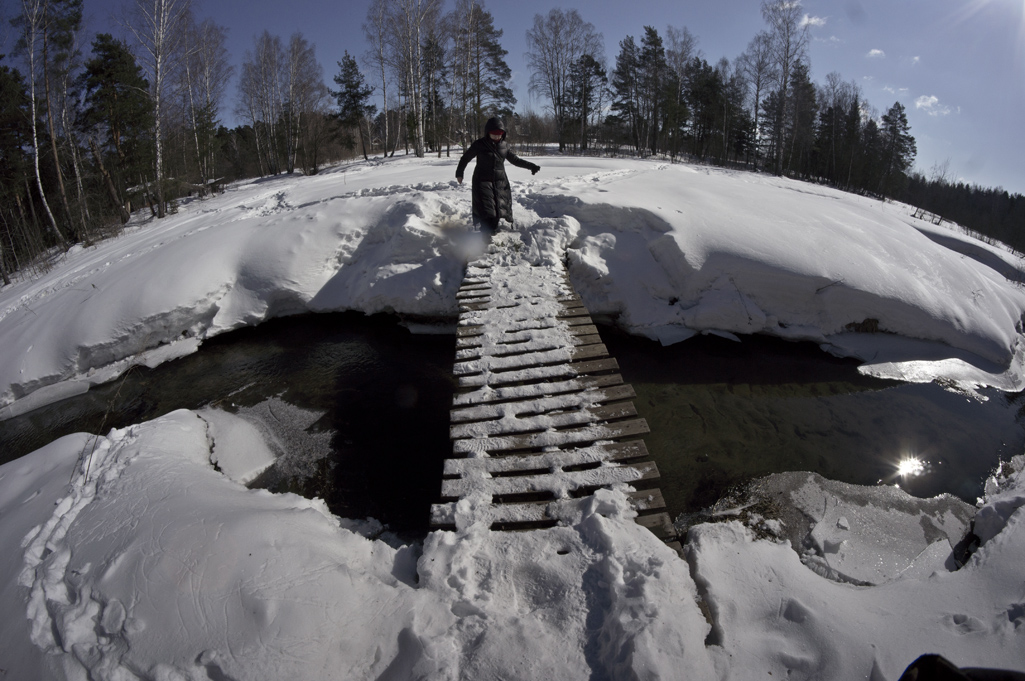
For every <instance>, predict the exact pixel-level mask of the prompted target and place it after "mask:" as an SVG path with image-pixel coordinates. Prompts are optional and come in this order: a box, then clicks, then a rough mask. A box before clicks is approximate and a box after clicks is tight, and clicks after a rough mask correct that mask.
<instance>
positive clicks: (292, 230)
mask: <svg viewBox="0 0 1025 681" xmlns="http://www.w3.org/2000/svg"><path fill="white" fill-rule="evenodd" d="M537 160H538V162H539V163H540V164H541V166H542V172H541V173H540V174H539V175H538V176H536V177H535V178H529V177H527V176H525V177H523V178H516V177H514V178H513V179H514V186H515V200H516V202H517V206H516V208H515V214H516V220H517V222H516V229H517V230H520V231H521V232H522V233H523V235H524V242H525V244H527V246H526V247H527V248H531V249H533V252H534V256H535V257H536V258H539V259H541V260H544V259H545V258H556V259H562V258H563V257H568V260H569V264H570V274H571V278H572V280H573V282H574V284H575V285H576V287H577V289H578V290H579V292H580V293H581V295H582V296H583V298H584V301H585V302H586V303H587V305H588V307H589V308H590V310H591V311H592V313H594V314H596V315H608V316H611V317H614V318H615V319H616V321H617V323H618V324H620V325H621V326H622V327H623V328H625V329H627V330H628V331H630V332H632V333H637V334H643V335H646V336H649V337H652V338H657V339H660V340H662V341H663V342H675V341H679V340H683V339H685V338H687V337H689V336H690V335H692V334H694V333H701V332H716V333H725V334H738V333H766V334H770V335H775V336H780V337H783V338H792V339H804V340H813V341H816V342H818V343H820V344H822V345H823V347H824V348H826V349H828V350H830V351H831V352H835V353H838V354H846V355H852V356H857V357H860V358H862V359H864V360H866V362H868V364H867V365H866V367H865V371H868V372H871V373H876V374H879V375H883V376H890V377H895V378H903V379H905V380H915V381H927V380H932V379H933V378H936V377H944V378H949V379H951V380H956V381H961V382H964V383H967V384H969V385H970V384H985V385H994V386H997V387H999V388H1002V389H1005V390H1017V389H1019V388H1020V386H1021V385H1022V378H1021V377H1022V359H1023V357H1022V355H1023V351H1022V346H1021V341H1020V331H1021V319H1022V315H1023V311H1025V291H1023V290H1022V289H1021V287H1020V286H1019V285H1018V284H1017V282H1018V281H1021V280H1022V279H1023V278H1025V266H1023V264H1022V261H1021V260H1020V259H1019V258H1017V257H1014V256H1012V255H1010V254H1008V253H1006V252H1004V251H1001V250H999V249H997V248H993V247H990V246H988V245H986V244H983V243H981V242H978V241H975V240H972V239H970V238H968V237H964V236H961V235H959V234H956V233H954V232H945V231H943V230H942V229H941V228H936V227H934V226H932V225H931V224H929V223H927V222H925V221H922V220H916V219H914V218H913V217H911V216H910V214H909V211H908V210H907V208H906V207H904V206H899V205H890V204H884V203H880V202H878V201H872V200H869V199H866V198H863V197H857V196H852V195H850V194H844V193H841V192H837V191H834V190H831V189H828V188H822V187H817V186H814V185H809V184H806V183H800V182H795V181H791V180H786V179H781V178H774V177H767V176H762V175H756V174H752V173H743V172H731V171H722V170H712V169H707V168H700V167H694V166H689V165H685V164H678V165H667V164H662V163H657V162H652V161H637V160H621V159H580V158H561V157H541V158H539V159H537ZM453 172H454V161H453V160H452V159H427V160H416V159H397V160H393V161H389V162H387V163H379V164H371V165H356V166H348V167H345V168H338V169H334V170H331V171H328V172H325V173H324V174H322V175H318V176H316V177H310V178H304V177H280V178H272V179H266V180H260V181H255V182H249V183H242V184H238V185H235V186H233V187H231V188H230V189H229V191H228V192H227V193H225V194H223V195H220V196H216V197H213V198H211V199H209V200H205V201H197V202H192V203H189V204H187V205H185V206H183V207H182V209H181V210H180V211H179V213H178V214H177V215H174V216H171V217H169V218H166V219H164V220H162V221H150V222H145V223H142V224H139V225H137V226H135V227H133V228H132V229H131V230H130V231H129V232H128V233H127V234H125V235H124V236H122V237H121V238H119V239H117V240H114V241H110V242H105V243H102V244H99V245H97V246H95V247H93V248H90V249H77V250H75V251H73V252H71V253H69V254H68V256H67V258H66V259H65V260H64V261H63V262H61V263H60V264H58V265H57V266H56V267H55V268H54V269H53V270H52V271H50V272H49V273H47V274H44V275H40V276H38V277H36V278H34V279H31V280H25V281H21V282H18V283H15V284H14V285H12V286H8V287H5V288H4V289H3V290H2V291H0V339H2V341H3V342H2V348H3V350H2V351H0V353H2V355H0V356H2V360H3V361H2V362H0V418H4V417H9V416H11V415H14V414H16V413H22V412H24V411H27V410H29V409H31V408H35V407H37V406H39V405H40V404H44V403H47V402H52V401H54V400H56V399H60V398H62V397H65V396H67V395H70V394H75V393H79V392H82V391H84V390H86V389H88V386H89V385H91V384H94V383H97V382H102V381H106V380H110V379H111V378H112V377H114V376H116V375H118V373H119V372H121V371H123V370H124V369H125V368H126V367H127V366H128V363H129V361H142V362H146V363H151V364H152V363H156V362H159V361H163V360H165V359H167V358H170V357H175V356H180V355H181V354H183V353H187V352H191V351H194V350H195V349H196V348H197V347H198V345H199V344H200V343H201V341H202V340H203V339H205V338H209V337H211V336H213V335H215V334H218V333H222V332H224V331H227V330H231V329H235V328H239V327H241V326H246V325H252V324H257V323H259V322H261V321H263V320H266V319H268V318H270V317H274V316H280V315H285V314H289V313H294V312H301V311H310V310H312V311H327V310H360V311H364V312H367V313H374V312H382V311H385V312H397V313H402V314H406V315H411V316H419V317H448V318H454V317H455V316H456V304H455V291H456V289H457V288H458V285H459V279H460V276H461V272H462V264H463V262H464V260H465V257H466V254H465V252H464V249H463V248H462V247H461V246H460V243H461V241H460V239H459V236H460V234H461V233H462V231H463V230H464V229H465V225H466V224H467V223H468V222H469V220H470V196H469V190H468V188H466V187H463V186H460V185H458V184H456V183H455V182H454V180H452V179H451V178H452V174H453ZM1010 275H1016V276H1012V277H1011V278H1010V279H1008V277H1009V276H1010ZM865 331H880V332H886V333H865ZM144 353H148V354H144ZM131 358H138V359H136V360H131ZM33 395H34V397H33Z"/></svg>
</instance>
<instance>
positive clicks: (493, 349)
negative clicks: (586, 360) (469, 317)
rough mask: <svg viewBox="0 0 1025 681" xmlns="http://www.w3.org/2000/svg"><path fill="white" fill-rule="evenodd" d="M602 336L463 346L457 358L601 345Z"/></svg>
mask: <svg viewBox="0 0 1025 681" xmlns="http://www.w3.org/2000/svg"><path fill="white" fill-rule="evenodd" d="M600 343H601V336H599V335H598V334H594V335H591V336H570V337H569V338H568V339H567V338H566V336H565V334H559V335H558V336H554V335H553V336H552V337H550V338H530V339H527V340H521V341H512V342H503V343H495V344H488V345H480V346H477V347H475V348H462V349H457V350H456V360H457V361H466V360H471V359H478V358H480V357H483V356H488V357H505V356H508V355H517V354H523V353H526V352H542V351H546V350H558V349H560V348H566V347H578V346H583V345H599V344H600Z"/></svg>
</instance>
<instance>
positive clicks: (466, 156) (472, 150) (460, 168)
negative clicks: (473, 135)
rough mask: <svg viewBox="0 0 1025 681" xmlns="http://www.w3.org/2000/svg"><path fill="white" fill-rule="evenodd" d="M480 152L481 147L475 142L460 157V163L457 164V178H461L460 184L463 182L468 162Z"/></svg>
mask: <svg viewBox="0 0 1025 681" xmlns="http://www.w3.org/2000/svg"><path fill="white" fill-rule="evenodd" d="M478 153H480V149H479V148H478V146H477V143H476V142H474V143H473V144H471V145H470V146H468V147H467V148H466V151H464V152H463V156H462V157H461V158H460V159H459V165H457V166H456V179H457V180H459V184H462V183H463V173H465V172H466V164H467V163H469V162H470V159H472V158H475V157H476V156H477V154H478Z"/></svg>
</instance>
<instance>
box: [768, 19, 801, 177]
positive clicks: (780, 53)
mask: <svg viewBox="0 0 1025 681" xmlns="http://www.w3.org/2000/svg"><path fill="white" fill-rule="evenodd" d="M762 18H764V19H765V22H766V23H767V24H769V36H770V38H771V39H770V43H769V45H770V49H771V54H772V60H773V62H774V63H775V67H776V82H777V86H778V92H779V95H780V97H781V98H782V99H783V103H784V106H781V107H778V109H779V112H778V114H777V115H778V117H779V120H778V121H777V124H776V125H775V133H776V149H777V153H776V168H775V172H776V174H777V175H781V174H782V173H783V154H782V153H781V150H782V149H783V130H784V125H783V119H784V118H785V116H786V109H787V107H786V98H787V97H788V93H789V90H790V76H791V74H792V72H793V69H794V67H795V66H796V65H797V64H798V63H799V62H800V61H802V60H803V59H804V56H805V50H806V49H807V47H808V39H809V38H808V25H807V24H805V23H804V22H803V20H802V19H803V17H802V15H801V3H800V1H799V0H763V2H762Z"/></svg>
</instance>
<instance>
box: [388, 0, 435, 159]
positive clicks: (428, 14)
mask: <svg viewBox="0 0 1025 681" xmlns="http://www.w3.org/2000/svg"><path fill="white" fill-rule="evenodd" d="M393 1H394V2H395V9H396V13H395V15H394V20H393V22H392V23H393V26H394V34H393V35H394V43H393V45H394V49H395V53H396V58H395V60H394V61H395V63H396V64H397V65H399V66H400V69H401V72H402V75H403V82H404V85H405V93H406V101H407V102H409V105H410V107H411V109H412V112H411V113H412V115H413V147H414V151H415V153H416V155H417V156H418V157H421V158H422V157H423V156H424V155H425V153H426V150H425V145H424V74H423V68H424V42H425V40H426V38H427V36H428V35H430V34H431V28H432V26H431V24H432V23H434V22H436V21H437V20H438V10H439V8H440V3H439V2H438V0H393Z"/></svg>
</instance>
